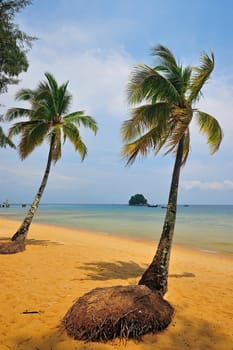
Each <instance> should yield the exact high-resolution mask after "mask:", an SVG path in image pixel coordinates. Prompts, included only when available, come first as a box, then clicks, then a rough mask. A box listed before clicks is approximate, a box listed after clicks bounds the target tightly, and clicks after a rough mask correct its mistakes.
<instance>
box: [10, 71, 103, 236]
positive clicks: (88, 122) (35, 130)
mask: <svg viewBox="0 0 233 350" xmlns="http://www.w3.org/2000/svg"><path fill="white" fill-rule="evenodd" d="M45 77H46V81H42V82H40V83H39V85H38V87H37V88H36V89H35V90H31V89H21V90H20V91H19V92H18V93H17V94H16V99H17V100H19V101H28V102H29V103H30V104H31V108H30V109H27V108H20V107H18V108H11V109H9V110H8V111H7V114H6V120H7V121H12V120H14V119H15V118H20V117H27V118H28V121H22V122H17V123H15V124H14V125H13V126H12V127H11V128H10V131H9V137H12V136H17V135H20V136H21V139H20V142H19V146H18V151H19V155H20V157H21V159H25V158H26V157H27V156H28V155H29V154H30V153H31V152H32V151H34V149H35V148H36V147H37V146H40V145H41V144H42V143H43V141H45V140H46V141H47V142H48V144H49V154H48V160H47V165H46V170H45V173H44V176H43V179H42V182H41V185H40V187H39V190H38V192H37V194H36V196H35V198H34V201H33V203H32V205H31V207H30V209H29V211H28V213H27V215H26V217H25V219H24V221H23V223H22V225H21V226H20V228H19V229H18V231H17V232H16V233H15V234H14V236H13V237H12V240H13V241H25V239H26V237H27V233H28V230H29V227H30V224H31V222H32V219H33V217H34V214H35V212H36V210H37V208H38V205H39V202H40V199H41V196H42V194H43V192H44V189H45V186H46V184H47V180H48V176H49V172H50V167H51V163H52V162H54V163H56V162H57V161H58V160H59V159H60V158H61V155H62V153H61V149H62V144H63V143H64V142H65V141H66V139H67V138H68V139H69V140H70V142H71V143H72V144H73V146H74V148H75V151H77V152H78V153H79V154H80V156H81V159H82V160H84V158H85V157H86V155H87V147H86V145H85V144H84V142H83V141H82V138H81V135H80V132H79V127H80V126H81V125H82V126H84V127H86V128H89V129H90V130H91V131H93V132H94V133H96V132H97V124H96V122H95V120H94V119H93V118H92V117H90V116H87V115H85V114H84V112H83V111H76V112H73V113H70V114H66V113H67V112H68V110H69V107H70V104H71V98H72V97H71V95H70V93H69V92H68V91H67V85H68V82H67V83H65V84H62V85H60V86H59V85H58V84H57V81H56V80H55V78H54V77H53V76H52V75H51V74H50V73H46V74H45Z"/></svg>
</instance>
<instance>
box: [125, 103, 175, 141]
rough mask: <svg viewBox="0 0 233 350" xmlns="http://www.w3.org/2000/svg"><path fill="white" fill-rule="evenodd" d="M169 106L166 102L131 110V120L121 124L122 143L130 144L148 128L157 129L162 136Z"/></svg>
mask: <svg viewBox="0 0 233 350" xmlns="http://www.w3.org/2000/svg"><path fill="white" fill-rule="evenodd" d="M169 111H170V106H169V104H168V103H166V102H160V103H159V102H158V103H156V104H147V105H143V106H140V107H137V108H133V109H132V110H131V115H132V118H131V119H129V120H126V121H125V122H124V123H123V124H122V128H121V136H122V139H123V141H125V142H131V141H132V140H133V139H135V138H136V137H138V136H139V135H140V134H142V133H144V132H145V131H146V130H148V129H150V128H155V127H157V128H158V129H160V131H159V133H160V134H162V133H163V132H164V129H165V128H166V127H167V119H168V117H169Z"/></svg>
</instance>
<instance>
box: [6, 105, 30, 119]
mask: <svg viewBox="0 0 233 350" xmlns="http://www.w3.org/2000/svg"><path fill="white" fill-rule="evenodd" d="M31 112H32V111H31V109H27V108H9V109H8V110H7V112H6V114H5V120H6V121H8V122H10V121H12V120H14V119H16V118H20V117H27V118H29V117H30V115H31Z"/></svg>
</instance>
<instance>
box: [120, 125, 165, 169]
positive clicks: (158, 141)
mask: <svg viewBox="0 0 233 350" xmlns="http://www.w3.org/2000/svg"><path fill="white" fill-rule="evenodd" d="M165 140H166V138H165V137H164V135H161V134H159V133H158V130H157V129H156V128H154V129H151V130H149V131H148V132H147V133H145V134H144V135H142V136H141V137H139V138H138V139H136V140H135V141H133V142H131V143H127V144H125V145H124V146H123V148H122V150H121V155H122V157H123V158H125V159H126V160H127V162H126V165H131V164H132V163H133V162H134V161H135V159H136V157H137V155H138V154H141V156H142V157H145V156H146V155H147V154H148V153H149V152H150V150H151V149H152V150H154V152H155V153H157V152H158V150H159V149H160V148H161V147H162V146H163V145H164V143H165Z"/></svg>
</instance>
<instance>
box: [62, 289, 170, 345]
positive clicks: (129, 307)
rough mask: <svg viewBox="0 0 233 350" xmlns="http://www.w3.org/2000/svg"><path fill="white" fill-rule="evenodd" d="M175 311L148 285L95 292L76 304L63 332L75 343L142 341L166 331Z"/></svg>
mask: <svg viewBox="0 0 233 350" xmlns="http://www.w3.org/2000/svg"><path fill="white" fill-rule="evenodd" d="M173 313H174V309H173V307H172V306H171V305H170V304H169V303H168V302H167V301H166V300H164V299H163V297H162V296H161V295H160V293H158V292H156V291H152V290H150V289H149V288H148V287H146V286H145V285H129V286H114V287H106V288H96V289H93V290H91V291H90V292H88V293H86V294H84V295H83V296H82V297H80V298H79V299H77V300H76V302H75V303H74V304H73V305H72V306H71V308H70V309H69V310H68V312H67V313H66V315H65V317H64V318H63V320H62V324H61V326H62V328H65V330H66V331H67V333H68V335H70V336H71V337H73V338H74V339H76V340H84V341H104V342H105V341H107V340H112V339H114V338H116V337H119V338H120V339H123V340H126V339H136V340H140V338H141V336H142V335H144V334H146V333H155V332H157V331H161V330H163V329H165V328H166V327H167V326H168V325H169V324H170V322H171V320H172V316H173Z"/></svg>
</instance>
